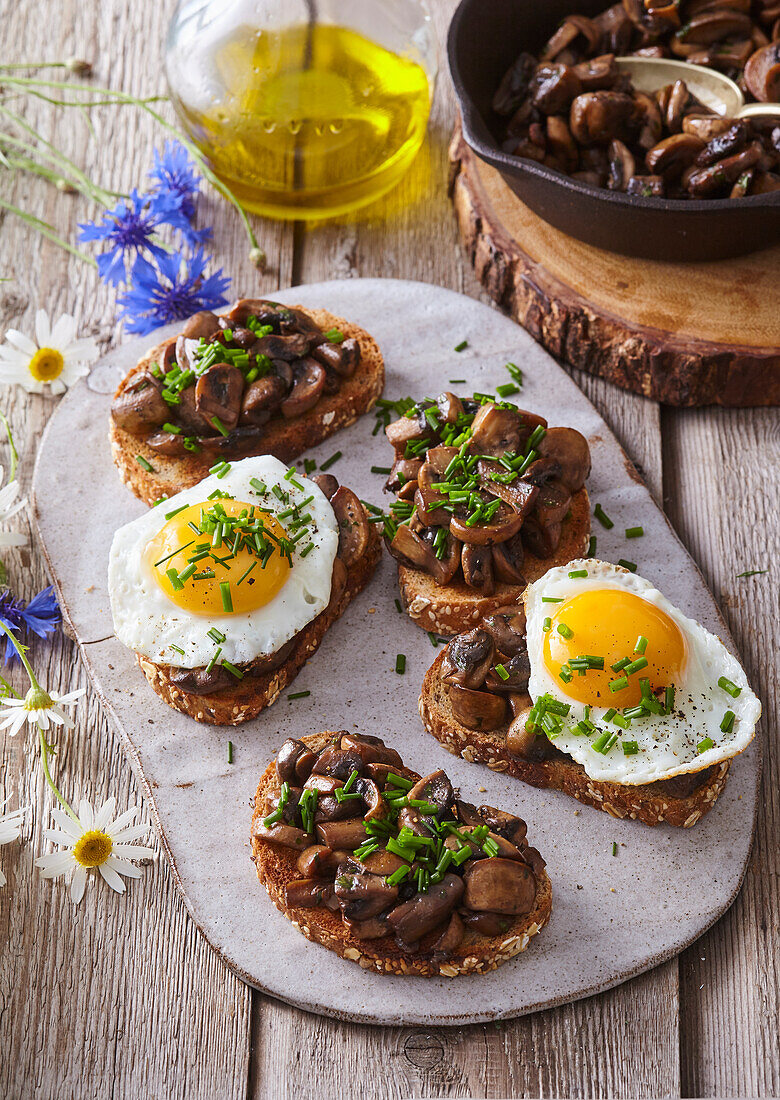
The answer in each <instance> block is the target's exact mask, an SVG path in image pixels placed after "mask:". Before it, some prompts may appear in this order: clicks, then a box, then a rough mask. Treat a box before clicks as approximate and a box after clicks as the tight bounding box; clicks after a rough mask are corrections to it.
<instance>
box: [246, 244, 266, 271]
mask: <svg viewBox="0 0 780 1100" xmlns="http://www.w3.org/2000/svg"><path fill="white" fill-rule="evenodd" d="M249 259H250V262H251V263H253V264H254V265H255V267H256V268H257V269H258V270H259V271H265V265H266V261H267V259H268V257H267V256H266V254H265V252H263V250H262V248H258V247H257V246H255V247H254V248H253V249H252V250H251V252H250V253H249Z"/></svg>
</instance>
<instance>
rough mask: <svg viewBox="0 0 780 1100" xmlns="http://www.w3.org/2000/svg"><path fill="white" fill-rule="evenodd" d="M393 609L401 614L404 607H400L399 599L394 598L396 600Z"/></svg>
mask: <svg viewBox="0 0 780 1100" xmlns="http://www.w3.org/2000/svg"><path fill="white" fill-rule="evenodd" d="M395 609H396V611H397V612H398V614H399V615H402V614H403V610H404V609H403V608H402V607H401V601H400V600H399V599H396V601H395Z"/></svg>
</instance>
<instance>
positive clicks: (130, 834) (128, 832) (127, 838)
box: [108, 822, 149, 844]
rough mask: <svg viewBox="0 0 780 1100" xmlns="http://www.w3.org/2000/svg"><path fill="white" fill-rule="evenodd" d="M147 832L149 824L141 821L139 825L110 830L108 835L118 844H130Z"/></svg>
mask: <svg viewBox="0 0 780 1100" xmlns="http://www.w3.org/2000/svg"><path fill="white" fill-rule="evenodd" d="M148 832H149V826H148V825H147V824H146V823H144V822H142V823H141V824H139V825H130V826H128V828H126V829H122V830H121V832H118V833H115V832H113V831H112V832H110V833H109V834H108V835H109V836H110V837H111V839H112V840H113V841H114V842H115V843H118V844H131V843H132V842H133V841H134V840H138V839H139V838H140V837H142V836H146V834H147V833H148Z"/></svg>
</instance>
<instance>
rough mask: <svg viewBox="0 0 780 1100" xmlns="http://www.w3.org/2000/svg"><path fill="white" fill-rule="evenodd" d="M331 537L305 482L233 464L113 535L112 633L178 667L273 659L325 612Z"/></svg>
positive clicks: (252, 461) (324, 513) (321, 499)
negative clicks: (284, 646)
mask: <svg viewBox="0 0 780 1100" xmlns="http://www.w3.org/2000/svg"><path fill="white" fill-rule="evenodd" d="M223 470H224V467H223ZM338 541H339V536H338V523H337V521H336V517H335V515H334V513H333V508H332V507H331V505H330V503H329V502H328V500H327V498H326V497H325V495H324V494H323V493H322V491H321V490H320V489H319V488H318V487H317V486H316V485H315V484H314V483H313V482H312V481H309V480H308V479H307V478H305V477H304V476H303V475H302V474H299V473H298V472H297V471H296V470H294V469H293V470H288V468H287V467H286V466H285V465H284V464H283V463H282V462H279V461H278V460H277V459H275V458H272V457H271V456H270V455H261V456H259V457H255V458H246V459H244V460H243V461H241V462H234V463H232V464H230V465H229V466H228V469H227V472H226V473H223V476H217V474H214V475H212V476H210V477H207V478H205V479H204V480H203V481H201V482H200V484H198V485H196V486H195V487H194V488H192V489H186V490H185V491H184V492H181V493H177V494H176V495H175V496H172V497H170V499H168V500H165V501H163V502H162V503H160V504H158V505H157V506H156V507H154V508H152V509H150V511H148V512H147V513H146V514H145V515H143V516H140V517H139V518H138V519H136V520H133V521H132V523H128V524H126V526H124V527H121V528H120V529H119V530H118V531H117V532H116V534H115V535H114V540H113V543H112V546H111V554H110V559H109V567H108V582H109V593H110V596H111V610H112V613H113V617H114V630H115V632H116V636H117V638H118V639H119V640H120V641H121V642H123V643H124V644H125V645H126V646H128V647H129V648H130V649H134V650H135V651H136V652H137V653H140V654H142V655H143V656H145V657H148V658H150V660H152V661H154V662H155V663H157V664H170V665H176V666H178V667H179V668H200V667H203V666H204V665H206V666H208V665H209V662H210V661H212V660H213V659H216V660H218V661H220V662H228V663H229V664H231V665H239V664H242V663H246V662H250V661H253V660H254V659H255V658H257V657H263V656H270V655H271V654H273V653H276V652H277V651H278V650H279V649H280V648H281V647H282V646H283V645H284V644H285V643H286V642H288V641H289V640H290V639H291V638H293V637H294V636H295V635H296V634H298V633H299V631H301V630H302V629H303V628H304V627H305V626H306V625H307V624H308V623H310V622H311V621H312V619H314V618H316V616H317V615H319V614H320V612H321V611H323V610H324V609H325V608H326V607H327V605H328V602H329V600H330V592H331V580H332V574H333V561H334V558H335V557H336V551H337V550H338ZM215 655H216V657H215Z"/></svg>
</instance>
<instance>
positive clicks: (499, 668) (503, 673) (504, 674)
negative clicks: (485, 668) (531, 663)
mask: <svg viewBox="0 0 780 1100" xmlns="http://www.w3.org/2000/svg"><path fill="white" fill-rule="evenodd" d="M494 671H495V672H497V673H498V675H499V676H500V677H501V679H502V680H508V679H509V673H508V672H507V670H506V668H505V667H504V665H496V667H495V670H494Z"/></svg>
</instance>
